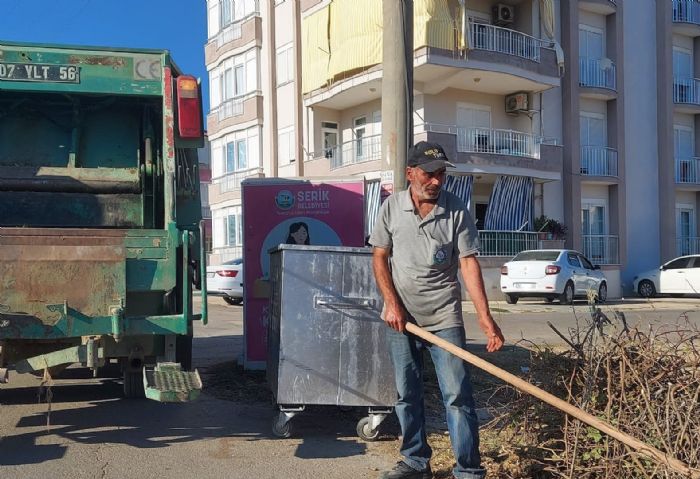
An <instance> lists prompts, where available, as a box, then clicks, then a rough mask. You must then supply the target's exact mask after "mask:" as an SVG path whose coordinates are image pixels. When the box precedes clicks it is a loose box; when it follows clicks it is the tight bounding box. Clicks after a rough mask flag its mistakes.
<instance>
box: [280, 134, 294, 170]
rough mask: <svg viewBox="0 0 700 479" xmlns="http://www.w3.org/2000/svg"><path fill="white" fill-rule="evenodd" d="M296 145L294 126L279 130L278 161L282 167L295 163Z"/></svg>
mask: <svg viewBox="0 0 700 479" xmlns="http://www.w3.org/2000/svg"><path fill="white" fill-rule="evenodd" d="M295 144H296V142H295V141H294V127H293V126H290V127H288V128H283V129H281V130H279V133H278V135H277V161H278V163H279V164H280V165H286V164H288V163H293V162H294V161H295V160H296V148H295V147H294V145H295Z"/></svg>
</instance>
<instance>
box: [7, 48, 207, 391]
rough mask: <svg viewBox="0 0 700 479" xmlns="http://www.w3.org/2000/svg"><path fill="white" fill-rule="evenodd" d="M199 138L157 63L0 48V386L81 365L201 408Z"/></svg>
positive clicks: (143, 52) (108, 53) (83, 51)
mask: <svg viewBox="0 0 700 479" xmlns="http://www.w3.org/2000/svg"><path fill="white" fill-rule="evenodd" d="M203 136H204V135H203V121H202V101H201V89H200V84H199V81H198V80H197V79H196V78H194V77H192V76H189V75H185V74H183V73H182V72H181V71H180V70H179V69H178V67H177V66H176V64H175V63H174V62H173V60H172V58H171V56H170V54H169V52H168V51H164V50H149V49H121V48H103V47H85V46H62V45H40V44H25V43H22V44H19V43H9V42H2V41H0V382H6V381H7V380H8V375H9V373H8V371H9V372H12V371H13V370H14V371H16V372H17V373H28V372H42V371H48V372H49V373H53V374H56V373H57V372H58V371H59V370H60V369H62V368H65V367H66V366H70V365H76V364H79V365H82V366H84V367H87V368H91V369H92V370H93V371H94V373H95V374H96V375H97V374H100V371H103V370H107V369H111V370H112V371H115V370H116V371H117V372H118V373H119V374H123V380H124V393H125V395H126V396H127V397H143V396H144V395H145V396H146V397H149V398H151V399H156V400H160V401H186V400H189V399H193V398H194V397H196V396H197V394H198V392H199V390H200V389H201V380H200V378H199V376H198V374H197V372H196V371H194V372H192V371H190V369H191V367H192V328H193V321H202V322H203V323H206V319H207V310H206V281H203V280H202V279H203V278H204V277H205V276H204V275H205V274H206V267H205V253H204V243H205V242H204V237H203V236H204V228H203V227H202V224H201V203H200V196H199V171H198V160H197V149H198V148H201V147H203ZM200 284H201V290H202V292H201V294H202V302H201V305H202V306H201V307H198V308H196V309H197V311H196V312H195V308H194V307H193V286H195V287H197V286H200ZM198 294H199V293H198Z"/></svg>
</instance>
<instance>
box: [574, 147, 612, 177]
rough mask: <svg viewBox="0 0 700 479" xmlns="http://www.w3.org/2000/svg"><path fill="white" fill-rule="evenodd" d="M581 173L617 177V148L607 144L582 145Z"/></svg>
mask: <svg viewBox="0 0 700 479" xmlns="http://www.w3.org/2000/svg"><path fill="white" fill-rule="evenodd" d="M581 174H582V175H585V176H613V177H617V150H616V149H614V148H608V147H607V146H582V147H581Z"/></svg>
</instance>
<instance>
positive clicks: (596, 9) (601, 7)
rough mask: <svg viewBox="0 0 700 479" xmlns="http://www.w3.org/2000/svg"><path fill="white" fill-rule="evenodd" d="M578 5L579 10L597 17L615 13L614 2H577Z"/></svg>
mask: <svg viewBox="0 0 700 479" xmlns="http://www.w3.org/2000/svg"><path fill="white" fill-rule="evenodd" d="M578 4H579V7H580V8H581V10H585V11H587V12H592V13H597V14H598V15H611V14H613V13H615V12H616V11H617V1H616V0H579V2H578Z"/></svg>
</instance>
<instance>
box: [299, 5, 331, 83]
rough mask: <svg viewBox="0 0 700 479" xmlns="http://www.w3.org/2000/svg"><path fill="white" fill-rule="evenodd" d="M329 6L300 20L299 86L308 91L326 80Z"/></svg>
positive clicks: (328, 55) (328, 53)
mask: <svg viewBox="0 0 700 479" xmlns="http://www.w3.org/2000/svg"><path fill="white" fill-rule="evenodd" d="M328 20H329V8H328V6H326V7H325V8H322V9H321V10H319V11H317V12H314V13H313V14H312V15H309V16H308V17H306V18H304V20H303V21H302V22H301V61H302V68H301V75H302V76H301V88H302V91H304V92H309V91H312V90H316V89H317V88H320V87H322V86H323V85H324V84H325V83H326V82H327V81H328V62H329V61H330V57H331V54H330V51H331V49H330V45H329V43H328Z"/></svg>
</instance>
